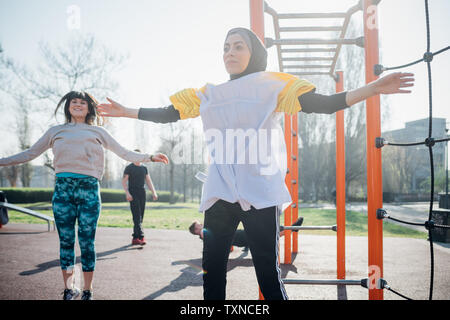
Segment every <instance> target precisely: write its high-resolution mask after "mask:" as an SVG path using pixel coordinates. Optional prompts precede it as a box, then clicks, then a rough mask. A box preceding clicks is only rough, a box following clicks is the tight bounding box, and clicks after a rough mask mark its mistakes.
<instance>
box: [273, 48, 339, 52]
mask: <svg viewBox="0 0 450 320" xmlns="http://www.w3.org/2000/svg"><path fill="white" fill-rule="evenodd" d="M300 52H336V49H335V48H296V49H281V53H300Z"/></svg>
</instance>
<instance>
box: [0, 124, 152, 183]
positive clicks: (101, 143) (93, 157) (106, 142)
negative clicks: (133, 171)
mask: <svg viewBox="0 0 450 320" xmlns="http://www.w3.org/2000/svg"><path fill="white" fill-rule="evenodd" d="M49 148H52V151H53V154H54V160H53V165H54V167H55V173H60V172H72V173H80V174H85V175H88V176H92V177H96V178H97V179H99V180H100V179H101V178H102V176H103V170H104V167H105V164H104V150H103V148H106V149H108V150H111V151H112V152H114V153H115V154H117V155H118V156H119V157H121V158H122V159H124V160H127V161H130V162H148V161H150V155H149V154H141V153H137V152H133V151H130V150H128V149H126V148H124V147H122V146H121V145H120V144H119V143H118V142H117V141H116V140H115V139H114V138H113V137H112V136H111V135H110V133H109V132H108V131H107V130H106V129H104V128H102V127H97V126H93V125H88V124H84V123H77V124H73V123H68V124H63V125H58V126H54V127H51V128H50V129H48V130H47V132H46V133H45V134H44V135H43V136H42V137H41V138H40V139H39V140H38V141H37V142H36V143H35V144H34V145H33V146H32V147H31V148H29V149H28V150H25V151H23V152H21V153H18V154H16V155H13V156H10V157H6V158H1V159H0V166H10V165H16V164H20V163H24V162H28V161H31V160H33V159H35V158H36V157H38V156H39V155H41V154H42V153H43V152H44V151H46V150H47V149H49Z"/></svg>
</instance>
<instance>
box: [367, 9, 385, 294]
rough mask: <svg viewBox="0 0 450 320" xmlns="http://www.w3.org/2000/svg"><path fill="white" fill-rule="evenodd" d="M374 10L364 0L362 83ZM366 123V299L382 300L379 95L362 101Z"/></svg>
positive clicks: (371, 59)
mask: <svg viewBox="0 0 450 320" xmlns="http://www.w3.org/2000/svg"><path fill="white" fill-rule="evenodd" d="M377 10H378V9H377V7H376V6H375V5H373V4H372V1H371V0H364V14H363V17H364V39H365V59H366V83H369V82H372V81H374V80H376V79H377V76H375V74H374V72H373V66H374V65H375V64H378V61H379V46H378V25H377V23H378V21H377V20H378V17H377ZM366 123H367V125H366V131H367V135H366V136H367V142H366V143H367V210H368V212H367V217H368V221H367V223H368V243H369V268H368V269H369V272H368V273H369V280H370V281H369V282H370V283H369V299H370V300H382V299H383V290H382V289H376V287H375V283H376V280H377V279H378V278H380V277H383V224H382V221H381V220H377V218H376V211H377V209H378V208H382V206H383V198H382V195H383V185H382V180H381V179H382V172H381V149H377V148H376V147H375V138H376V137H380V136H381V120H380V96H379V95H377V96H373V97H371V98H369V99H367V101H366Z"/></svg>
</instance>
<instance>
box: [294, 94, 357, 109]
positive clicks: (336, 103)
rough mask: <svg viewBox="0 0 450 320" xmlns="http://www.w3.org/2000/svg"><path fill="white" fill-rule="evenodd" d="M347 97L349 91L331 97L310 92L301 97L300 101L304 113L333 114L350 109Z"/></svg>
mask: <svg viewBox="0 0 450 320" xmlns="http://www.w3.org/2000/svg"><path fill="white" fill-rule="evenodd" d="M346 96H347V91H344V92H340V93H336V94H333V95H329V96H328V95H323V94H318V93H315V92H314V91H310V92H308V93H305V94H303V95H301V96H300V97H299V98H298V101H299V102H300V105H301V106H302V111H303V112H306V113H325V114H332V113H335V112H336V111H339V110H342V109H345V108H348V107H349V106H348V105H347V102H346V101H345V98H346Z"/></svg>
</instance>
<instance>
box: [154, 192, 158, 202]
mask: <svg viewBox="0 0 450 320" xmlns="http://www.w3.org/2000/svg"><path fill="white" fill-rule="evenodd" d="M156 200H158V195H157V194H156V193H154V194H153V201H156Z"/></svg>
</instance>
